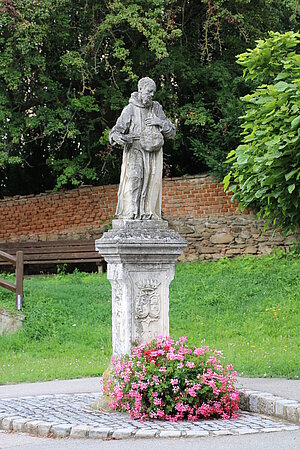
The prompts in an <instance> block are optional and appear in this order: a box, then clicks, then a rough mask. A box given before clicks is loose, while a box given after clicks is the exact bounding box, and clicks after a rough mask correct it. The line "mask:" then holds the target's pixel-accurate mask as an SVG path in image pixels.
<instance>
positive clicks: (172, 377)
mask: <svg viewBox="0 0 300 450" xmlns="http://www.w3.org/2000/svg"><path fill="white" fill-rule="evenodd" d="M185 342H186V337H185V336H183V337H180V338H179V339H178V341H177V342H175V343H174V340H173V339H172V338H171V337H164V338H163V337H161V336H159V337H157V338H156V339H154V340H153V341H152V342H151V343H150V344H145V345H143V344H142V345H138V346H136V347H132V354H131V355H125V356H124V358H120V359H118V360H116V361H114V360H113V361H112V373H111V375H112V376H111V377H110V379H108V380H107V381H105V382H104V390H105V391H106V392H107V393H109V395H110V397H111V402H110V404H109V406H110V407H111V408H113V409H114V410H117V411H127V412H128V413H129V414H130V417H131V418H132V419H163V420H169V421H172V422H176V421H177V420H182V419H187V420H190V421H195V420H199V419H200V418H205V419H208V418H217V417H222V419H230V418H235V417H236V416H237V414H236V411H237V410H238V402H239V394H238V392H237V391H235V389H234V386H233V383H234V381H235V380H236V377H237V373H236V372H234V369H233V366H232V365H227V367H226V369H225V368H224V367H223V366H222V364H221V357H222V352H219V351H216V350H212V351H210V349H209V347H207V346H205V347H201V348H196V347H194V348H193V349H191V348H189V347H188V346H187V345H186V344H185Z"/></svg>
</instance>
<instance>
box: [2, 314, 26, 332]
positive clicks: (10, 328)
mask: <svg viewBox="0 0 300 450" xmlns="http://www.w3.org/2000/svg"><path fill="white" fill-rule="evenodd" d="M24 320H25V317H24V316H23V315H22V314H17V313H12V312H9V311H6V310H5V309H0V335H1V334H3V333H14V332H16V331H18V330H19V329H20V328H21V327H22V324H23V322H24Z"/></svg>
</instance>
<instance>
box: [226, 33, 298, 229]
mask: <svg viewBox="0 0 300 450" xmlns="http://www.w3.org/2000/svg"><path fill="white" fill-rule="evenodd" d="M269 36H270V37H269V38H268V39H265V40H259V41H257V45H256V47H255V48H254V49H253V50H248V51H247V52H246V53H243V54H241V55H239V56H238V63H239V64H240V65H242V66H243V67H244V77H245V78H246V80H250V81H251V82H253V83H255V84H256V88H255V90H254V92H253V93H252V94H249V95H246V96H245V97H243V98H242V100H243V101H244V102H245V104H246V113H245V115H244V116H242V119H243V123H242V125H241V126H242V129H243V132H242V136H243V138H242V143H241V145H239V146H238V147H237V148H236V150H233V151H231V152H230V153H229V155H228V162H230V163H231V166H232V170H231V171H230V173H229V174H228V175H227V176H226V177H225V178H224V184H225V189H227V188H228V186H229V184H230V182H232V185H231V187H230V190H231V191H232V192H233V193H234V195H233V198H237V199H238V200H239V207H240V208H241V209H242V210H244V209H245V208H247V207H255V208H257V209H258V215H259V217H264V218H265V219H266V221H267V222H268V223H273V225H274V226H280V227H282V228H283V229H284V230H285V231H290V230H292V229H295V228H297V227H300V196H299V192H300V55H299V54H297V53H296V51H297V49H299V44H300V33H293V32H287V33H284V34H280V33H274V32H270V33H269Z"/></svg>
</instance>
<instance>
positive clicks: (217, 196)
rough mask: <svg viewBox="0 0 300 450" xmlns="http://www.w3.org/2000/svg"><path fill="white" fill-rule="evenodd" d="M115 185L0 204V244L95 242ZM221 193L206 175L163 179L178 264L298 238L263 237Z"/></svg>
mask: <svg viewBox="0 0 300 450" xmlns="http://www.w3.org/2000/svg"><path fill="white" fill-rule="evenodd" d="M117 190H118V186H117V185H109V186H84V187H81V188H78V189H73V190H69V191H67V190H60V191H58V192H54V191H51V192H47V193H43V194H39V195H27V196H15V197H10V198H4V199H2V200H0V243H1V242H12V241H40V240H47V241H51V240H70V239H99V238H100V237H101V236H102V234H103V231H105V229H106V228H107V227H108V226H109V224H110V222H111V220H112V218H113V215H114V212H115V208H116V203H117ZM237 206H238V205H237V203H236V202H235V203H232V202H231V198H230V195H229V194H227V193H224V189H223V185H222V184H221V183H218V182H217V180H216V179H214V178H213V177H210V176H208V175H200V176H190V177H182V178H165V179H164V180H163V204H162V212H163V217H164V218H165V219H167V220H168V221H169V224H170V227H172V228H174V229H175V230H176V231H178V232H179V233H180V234H181V235H182V236H183V237H184V238H185V239H186V240H187V241H188V243H189V245H188V248H187V249H186V251H185V253H184V255H183V256H182V257H181V259H187V260H194V259H198V258H201V259H217V258H220V257H222V256H225V255H226V256H230V257H231V256H235V255H243V254H253V255H261V254H265V253H269V252H270V251H271V250H272V248H274V247H276V246H277V245H279V246H281V247H282V248H283V249H286V248H287V247H288V246H290V245H291V243H292V242H294V241H300V234H299V233H298V234H296V235H294V236H293V237H288V238H286V239H283V237H282V236H281V235H280V234H278V233H276V234H275V235H273V232H272V231H267V232H264V224H263V222H262V221H260V222H258V221H256V220H255V216H254V214H252V213H250V212H249V211H247V212H246V213H243V214H241V213H240V212H239V211H238V209H237Z"/></svg>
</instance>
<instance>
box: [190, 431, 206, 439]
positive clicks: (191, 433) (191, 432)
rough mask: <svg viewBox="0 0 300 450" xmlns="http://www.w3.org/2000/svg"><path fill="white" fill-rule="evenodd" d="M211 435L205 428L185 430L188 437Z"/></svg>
mask: <svg viewBox="0 0 300 450" xmlns="http://www.w3.org/2000/svg"><path fill="white" fill-rule="evenodd" d="M205 436H209V432H208V431H205V430H190V431H186V432H185V437H187V438H197V437H205Z"/></svg>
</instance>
